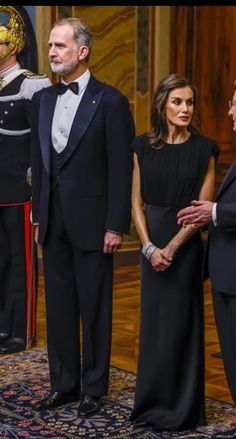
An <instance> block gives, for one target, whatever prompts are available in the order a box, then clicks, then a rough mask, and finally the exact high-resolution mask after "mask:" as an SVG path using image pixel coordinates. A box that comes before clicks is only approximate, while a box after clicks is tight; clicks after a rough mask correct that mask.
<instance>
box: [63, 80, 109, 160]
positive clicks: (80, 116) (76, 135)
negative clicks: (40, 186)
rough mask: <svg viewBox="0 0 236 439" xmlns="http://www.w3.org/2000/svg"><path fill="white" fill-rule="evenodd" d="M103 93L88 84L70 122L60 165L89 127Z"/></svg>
mask: <svg viewBox="0 0 236 439" xmlns="http://www.w3.org/2000/svg"><path fill="white" fill-rule="evenodd" d="M103 93H104V92H103V90H99V91H98V90H96V92H94V91H93V90H91V88H90V87H89V84H88V86H87V88H86V90H85V92H84V95H83V97H82V99H81V102H80V105H79V107H78V110H77V112H76V114H75V117H74V120H73V123H72V127H71V131H70V135H69V139H68V142H67V146H66V148H65V150H64V154H63V159H62V162H61V166H63V165H64V164H65V162H66V161H67V160H68V158H69V157H70V156H71V154H72V153H73V151H74V150H75V149H76V148H77V147H78V145H79V143H80V141H81V139H82V137H83V135H84V134H85V132H86V131H87V129H88V128H89V125H90V122H91V121H92V119H93V117H94V116H95V113H96V111H97V108H98V106H99V104H100V101H101V98H102V96H103Z"/></svg>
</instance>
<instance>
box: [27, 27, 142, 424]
mask: <svg viewBox="0 0 236 439" xmlns="http://www.w3.org/2000/svg"><path fill="white" fill-rule="evenodd" d="M91 45H92V34H91V31H90V29H89V28H88V26H87V25H86V24H84V23H82V22H81V21H80V20H79V19H76V18H68V19H63V20H60V21H58V22H57V23H56V24H55V25H54V26H53V28H52V30H51V33H50V37H49V61H50V64H51V68H52V70H53V72H54V73H58V74H59V75H60V76H61V78H62V81H61V82H60V83H59V84H56V85H54V86H52V87H49V88H48V89H47V91H46V90H45V92H42V93H41V92H40V93H36V95H35V99H34V103H35V110H34V114H33V119H34V120H35V124H34V129H33V139H32V203H33V222H34V224H35V237H36V241H38V242H39V243H40V244H42V251H43V262H44V274H45V288H46V313H47V335H48V357H49V368H50V378H51V393H50V394H49V395H48V396H46V398H44V399H43V400H41V401H39V402H38V403H37V404H36V405H35V409H36V410H43V409H51V408H54V407H58V406H60V405H62V404H64V403H66V402H71V401H75V400H78V399H80V405H79V412H78V414H79V416H87V415H91V414H94V413H95V412H97V411H98V410H99V408H100V406H101V398H102V396H103V395H106V394H107V392H108V382H109V364H110V349H111V327H112V278H113V254H114V252H115V251H117V249H119V248H120V247H121V244H122V236H123V234H124V233H129V227H130V219H131V179H132V168H133V158H132V149H131V146H130V145H131V142H132V140H133V138H134V134H135V132H134V131H135V130H134V122H133V118H132V115H131V112H130V108H129V103H128V99H127V98H126V97H125V96H124V95H123V94H121V93H120V92H119V91H118V90H117V89H115V88H114V87H111V86H109V85H106V84H105V83H102V82H100V81H98V80H96V79H95V78H94V76H93V75H92V74H91V73H90V71H89V69H88V60H89V55H90V51H91ZM71 83H72V84H71ZM68 84H69V87H68ZM80 318H81V322H82V333H83V339H82V354H80V344H81V343H80V327H79V320H80ZM81 359H82V360H81Z"/></svg>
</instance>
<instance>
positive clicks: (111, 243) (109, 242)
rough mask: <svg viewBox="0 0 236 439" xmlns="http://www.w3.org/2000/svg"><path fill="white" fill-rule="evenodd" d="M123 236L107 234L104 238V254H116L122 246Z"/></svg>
mask: <svg viewBox="0 0 236 439" xmlns="http://www.w3.org/2000/svg"><path fill="white" fill-rule="evenodd" d="M122 242H123V236H122V235H118V234H117V233H112V232H108V231H107V232H106V233H105V236H104V247H103V251H104V253H114V252H116V251H117V250H118V249H119V248H120V247H121V245H122Z"/></svg>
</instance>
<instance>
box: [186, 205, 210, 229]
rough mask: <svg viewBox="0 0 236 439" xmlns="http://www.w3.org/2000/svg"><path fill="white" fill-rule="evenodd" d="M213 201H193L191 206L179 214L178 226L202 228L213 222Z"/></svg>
mask: <svg viewBox="0 0 236 439" xmlns="http://www.w3.org/2000/svg"><path fill="white" fill-rule="evenodd" d="M213 205H214V203H213V202H212V201H203V200H193V201H192V203H191V206H189V207H185V208H184V209H181V210H180V211H179V212H178V214H177V220H178V224H181V225H182V226H187V225H188V224H191V225H195V226H196V227H202V226H205V225H206V224H209V223H210V222H211V221H212V209H213Z"/></svg>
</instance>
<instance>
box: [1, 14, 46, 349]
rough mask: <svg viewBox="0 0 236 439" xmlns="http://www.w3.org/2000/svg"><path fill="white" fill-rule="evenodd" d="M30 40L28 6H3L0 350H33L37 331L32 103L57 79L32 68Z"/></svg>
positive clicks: (33, 54) (32, 42) (31, 30)
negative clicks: (31, 152) (39, 91)
mask: <svg viewBox="0 0 236 439" xmlns="http://www.w3.org/2000/svg"><path fill="white" fill-rule="evenodd" d="M29 41H30V42H31V44H35V45H36V43H35V41H36V40H35V36H34V32H33V27H32V25H31V22H30V18H29V16H28V14H27V12H26V10H25V9H24V8H23V7H22V6H21V7H17V6H0V285H1V288H0V354H1V353H2V354H5V353H12V352H19V351H21V350H24V349H25V348H29V347H30V346H31V344H32V342H33V341H34V339H35V329H36V291H37V263H36V262H37V260H36V251H37V248H36V246H35V244H34V243H33V240H32V230H31V229H32V226H31V222H30V212H31V186H30V180H31V164H30V106H31V99H32V96H33V94H34V93H35V92H36V91H38V90H39V89H41V88H43V87H48V86H49V85H51V82H50V80H49V79H48V77H47V76H46V75H37V74H34V73H32V72H31V71H29V70H28V68H31V67H32V65H30V63H29V59H30V54H29V53H26V47H27V50H28V49H29ZM21 55H22V60H25V61H26V63H25V61H24V62H23V61H22V62H21ZM32 56H33V57H35V50H33V52H32ZM27 62H28V65H26V64H27ZM24 64H25V65H24Z"/></svg>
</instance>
